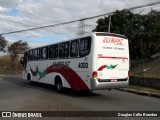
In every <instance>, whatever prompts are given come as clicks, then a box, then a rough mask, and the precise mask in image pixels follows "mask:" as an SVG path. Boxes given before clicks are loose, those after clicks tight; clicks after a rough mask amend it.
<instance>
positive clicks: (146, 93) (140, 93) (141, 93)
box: [117, 88, 160, 98]
mask: <svg viewBox="0 0 160 120" xmlns="http://www.w3.org/2000/svg"><path fill="white" fill-rule="evenodd" d="M117 90H120V91H124V92H130V93H134V94H137V95H143V96H149V97H155V98H160V95H159V94H156V93H150V92H145V91H138V90H132V89H126V88H119V89H117Z"/></svg>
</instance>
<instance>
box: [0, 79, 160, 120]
mask: <svg viewBox="0 0 160 120" xmlns="http://www.w3.org/2000/svg"><path fill="white" fill-rule="evenodd" d="M0 111H160V100H159V99H158V98H153V97H147V96H141V95H136V94H133V93H128V92H123V91H118V90H111V91H108V90H99V91H93V92H91V93H83V92H79V91H71V90H65V92H64V93H57V92H56V90H55V88H54V87H53V86H50V85H44V84H34V85H30V84H29V83H28V82H27V81H25V80H23V79H22V78H21V76H8V77H6V78H5V79H0ZM48 119H49V118H48ZM57 119H65V120H66V119H67V118H63V117H60V118H57ZM78 119H92V120H94V119H95V120H99V119H106V118H101V117H98V118H78ZM109 119H120V120H121V119H126V118H123V117H120V118H118V117H116V118H109ZM130 119H135V118H130ZM136 119H138V118H136ZM139 119H142V118H139ZM145 119H148V120H150V119H153V120H154V119H157V120H158V119H159V118H150V117H148V118H145Z"/></svg>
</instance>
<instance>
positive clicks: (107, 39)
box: [103, 37, 123, 45]
mask: <svg viewBox="0 0 160 120" xmlns="http://www.w3.org/2000/svg"><path fill="white" fill-rule="evenodd" d="M122 41H123V39H122V38H115V37H104V39H103V43H114V44H115V45H122Z"/></svg>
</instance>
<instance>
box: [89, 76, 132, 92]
mask: <svg viewBox="0 0 160 120" xmlns="http://www.w3.org/2000/svg"><path fill="white" fill-rule="evenodd" d="M90 80H91V81H90V82H91V90H105V89H115V88H124V87H127V86H128V84H129V78H127V80H126V81H117V82H99V81H98V80H97V79H94V78H91V79H90Z"/></svg>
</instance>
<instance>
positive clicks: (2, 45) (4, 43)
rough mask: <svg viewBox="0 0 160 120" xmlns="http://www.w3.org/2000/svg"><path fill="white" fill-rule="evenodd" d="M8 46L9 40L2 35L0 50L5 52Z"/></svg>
mask: <svg viewBox="0 0 160 120" xmlns="http://www.w3.org/2000/svg"><path fill="white" fill-rule="evenodd" d="M6 46H7V41H6V39H5V38H4V37H2V36H0V51H3V52H5V47H6Z"/></svg>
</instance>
